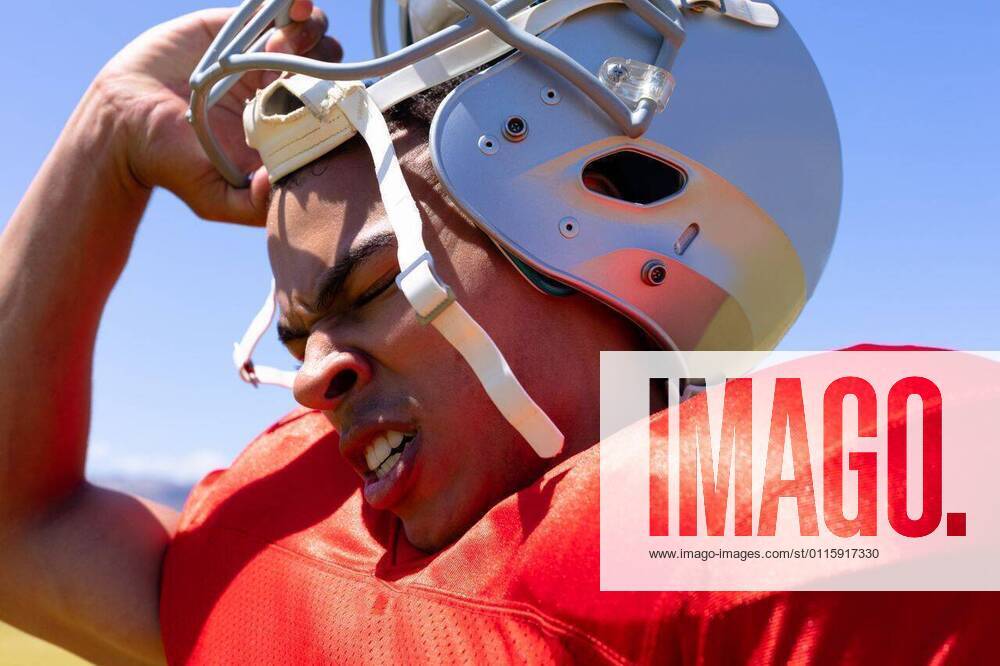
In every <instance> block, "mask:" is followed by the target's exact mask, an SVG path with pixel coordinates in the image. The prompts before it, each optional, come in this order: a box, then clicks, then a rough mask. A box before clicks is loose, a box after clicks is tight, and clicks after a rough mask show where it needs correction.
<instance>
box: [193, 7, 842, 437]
mask: <svg viewBox="0 0 1000 666" xmlns="http://www.w3.org/2000/svg"><path fill="white" fill-rule="evenodd" d="M494 2H495V0H494ZM289 3H290V0H247V1H246V2H245V3H244V4H243V5H242V7H241V8H240V9H239V10H238V11H237V12H236V14H235V15H234V16H233V18H232V20H230V22H229V23H228V24H227V25H226V27H225V28H224V29H223V30H222V32H221V33H220V34H219V36H218V38H217V39H216V41H215V43H214V44H213V45H212V47H211V48H210V49H209V51H208V52H207V53H206V54H205V57H204V58H203V59H202V62H201V64H200V65H199V66H198V68H197V69H196V70H195V72H194V74H193V75H192V77H191V86H192V90H193V94H192V98H191V120H192V122H193V125H194V127H195V131H196V132H197V134H198V136H199V138H200V139H201V142H202V144H203V146H204V147H205V150H206V152H207V154H208V155H209V156H210V157H211V158H212V160H213V161H214V162H215V163H216V165H217V166H218V167H219V169H220V171H221V172H222V174H223V175H224V176H225V177H226V178H227V179H228V180H229V181H230V182H232V183H233V184H241V183H243V182H244V181H245V178H246V177H245V175H244V174H242V173H240V172H239V170H238V169H236V168H235V167H234V166H233V164H232V163H231V162H230V161H229V159H228V158H227V157H226V156H225V154H224V153H223V151H222V150H221V149H220V147H219V145H218V143H217V142H216V140H215V138H214V137H213V135H212V133H211V130H210V128H209V125H208V122H207V110H208V108H209V107H210V106H211V105H212V104H213V103H214V101H215V100H216V99H218V98H219V96H220V95H221V94H223V93H224V92H225V91H226V90H227V89H228V86H230V85H231V84H232V82H234V81H235V79H236V78H237V77H239V76H240V75H241V74H242V73H244V72H246V71H249V70H254V69H267V70H278V71H283V72H288V73H290V75H288V76H285V77H282V78H279V79H278V80H277V81H275V82H274V83H273V84H271V86H269V87H268V88H266V89H265V90H262V91H260V92H259V93H258V94H257V97H256V98H255V99H254V100H251V101H250V102H249V103H248V106H247V109H246V113H245V117H244V122H245V127H246V131H247V140H248V143H249V144H250V145H251V146H252V147H254V148H256V149H257V150H258V151H259V152H260V153H261V156H262V159H263V161H264V164H265V166H267V168H268V172H269V174H270V177H271V179H272V181H274V180H277V179H278V178H280V177H281V176H283V175H285V174H287V173H290V172H291V171H292V170H294V169H297V168H299V167H301V166H303V165H304V164H307V163H308V162H310V161H312V160H314V159H316V158H317V157H319V156H320V155H322V154H325V153H327V152H329V151H330V150H333V149H335V148H336V146H338V145H340V144H341V143H343V142H344V141H345V140H346V139H347V138H350V137H351V136H354V135H355V134H361V135H362V137H363V138H364V139H365V141H366V142H367V144H368V146H369V148H370V150H371V151H372V154H373V157H374V158H375V164H383V165H390V167H389V168H385V169H381V170H380V172H379V179H380V187H381V191H382V195H383V199H384V200H385V202H386V205H387V209H389V211H390V212H389V217H390V221H391V222H392V224H393V228H394V230H395V231H396V235H397V237H399V241H400V243H399V245H400V252H399V258H400V268H401V273H400V277H399V279H398V282H399V284H400V288H401V290H402V291H403V293H404V294H405V295H406V297H407V298H408V299H409V300H410V302H411V304H413V306H414V308H415V309H416V310H417V313H418V315H419V316H420V318H421V320H422V321H424V322H425V323H429V324H432V325H434V326H435V327H436V328H438V330H440V331H441V332H442V334H443V335H445V337H447V338H448V339H449V341H451V342H452V344H454V345H455V346H456V348H458V349H459V351H460V352H461V353H462V355H463V356H464V357H465V358H466V360H467V361H469V363H470V365H471V366H472V368H473V370H474V371H475V372H476V374H477V375H478V376H479V378H480V379H481V380H482V382H483V385H484V388H485V389H486V391H487V393H488V394H489V395H490V397H491V398H493V400H494V402H495V403H496V404H497V406H498V408H499V409H500V410H501V412H503V413H504V415H505V416H506V417H507V418H508V420H509V421H510V422H511V423H512V424H514V426H515V427H516V428H517V429H518V430H519V431H520V432H521V433H522V434H523V435H524V436H525V438H526V439H527V440H528V441H529V443H531V444H532V446H534V447H535V449H536V451H538V452H539V454H541V455H554V454H555V453H556V452H557V451H558V450H559V448H560V447H561V442H562V438H561V435H559V432H558V429H557V428H556V427H555V425H554V424H552V423H551V421H549V420H548V417H546V416H545V414H544V413H543V412H542V411H541V410H540V409H539V408H538V407H537V405H535V403H534V402H533V401H532V400H531V399H530V397H529V396H527V394H526V393H525V392H524V390H523V388H522V387H521V386H520V384H519V383H518V382H517V380H516V378H514V376H513V373H511V372H510V369H509V367H507V365H506V363H505V362H504V361H503V356H502V354H501V353H500V350H498V349H497V348H496V346H495V345H494V344H493V342H492V340H490V338H489V335H488V334H487V332H485V331H483V330H482V329H481V328H480V327H478V325H476V324H475V322H474V321H473V320H472V319H471V317H469V316H468V314H467V313H465V314H464V318H463V316H462V315H461V314H458V311H461V312H462V313H464V310H462V309H461V306H460V305H459V304H458V303H456V302H455V299H454V296H453V295H452V294H451V291H450V290H449V289H448V288H447V286H446V285H444V284H443V283H442V282H441V280H440V279H439V278H438V277H437V275H436V273H435V272H434V270H433V262H432V260H431V258H430V255H429V254H428V253H427V252H426V250H425V249H424V247H423V243H422V240H421V236H420V220H419V215H417V214H416V213H415V210H416V209H415V206H413V202H412V198H411V197H410V195H409V192H408V190H406V186H405V183H402V178H401V175H398V174H396V173H395V171H394V169H396V170H398V163H396V161H395V154H394V152H393V149H392V144H391V141H390V140H389V139H388V132H387V130H386V129H385V122H384V119H383V118H382V115H381V112H382V111H385V110H386V109H388V108H389V107H391V106H392V105H393V104H395V103H397V102H398V101H400V100H403V99H406V98H408V97H410V96H412V95H414V94H417V93H419V92H421V91H423V90H425V89H427V88H430V87H432V86H434V85H437V84H439V83H442V82H444V81H448V80H450V79H452V78H454V77H456V76H459V75H461V74H464V73H467V72H468V71H470V70H472V69H474V68H477V67H480V66H481V65H484V64H486V63H490V62H496V64H494V65H492V66H491V67H489V68H488V69H485V70H484V71H481V72H480V73H478V74H476V75H475V76H472V77H470V78H468V79H467V80H465V81H463V82H462V83H461V84H459V85H458V86H457V87H456V88H455V89H454V90H453V91H452V92H451V93H450V94H449V95H448V97H447V98H446V99H445V100H444V102H443V103H442V104H441V105H440V107H439V108H438V110H437V112H436V114H435V116H434V119H433V122H432V124H431V128H430V152H431V156H432V161H433V166H434V169H435V170H436V172H437V175H438V177H439V178H440V180H441V182H442V184H443V185H444V187H445V188H446V190H447V191H448V193H449V195H450V196H451V197H452V199H453V200H454V201H455V203H456V204H457V205H458V206H459V207H460V209H461V210H462V211H463V212H464V213H465V215H466V216H467V217H468V218H469V219H470V220H471V221H472V222H473V223H474V224H475V225H476V226H477V227H478V228H479V229H480V230H482V231H483V232H484V233H485V234H487V235H488V236H489V237H490V238H491V239H492V240H493V242H494V243H495V244H496V245H497V246H498V247H499V248H500V250H501V251H502V252H503V253H504V254H505V255H506V256H507V257H508V258H509V259H510V260H511V262H513V263H514V265H515V266H517V268H518V269H519V270H520V271H521V273H522V274H523V275H524V276H525V278H526V279H528V280H529V281H531V283H532V284H534V285H535V286H536V287H537V288H539V289H541V290H542V291H544V292H546V293H549V294H552V295H553V297H558V296H559V295H562V294H566V293H576V292H580V293H584V294H587V295H589V296H591V297H593V298H595V299H597V300H599V301H600V302H602V303H604V304H606V305H607V306H609V307H610V308H612V309H613V310H615V311H617V312H618V313H620V314H621V315H624V316H625V317H627V318H629V319H630V320H632V321H633V322H635V323H636V324H637V325H638V326H640V327H641V328H642V329H643V330H644V331H645V332H646V333H647V334H648V335H649V336H650V337H651V338H652V339H653V340H655V341H656V342H658V343H659V344H660V345H661V346H662V347H664V348H666V349H676V350H711V349H721V350H766V349H771V348H773V347H774V346H775V345H776V344H777V343H778V341H779V340H780V339H781V337H782V336H783V335H784V334H785V332H786V331H787V330H788V328H789V327H790V326H791V324H792V323H793V322H794V321H795V319H796V317H797V316H798V314H799V312H800V311H801V309H802V307H803V305H804V304H805V302H806V300H807V299H808V298H809V297H810V295H811V294H812V293H813V290H814V289H815V287H816V284H817V282H818V280H819V277H820V275H821V273H822V271H823V268H824V266H825V264H826V260H827V256H828V254H829V252H830V249H831V246H832V244H833V239H834V235H835V232H836V229H837V221H838V217H839V209H840V199H841V180H842V177H841V157H840V142H839V135H838V131H837V124H836V120H835V118H834V114H833V109H832V106H831V104H830V100H829V97H828V95H827V92H826V89H825V87H824V85H823V81H822V79H821V78H820V75H819V72H818V71H817V69H816V66H815V64H814V63H813V61H812V59H811V58H810V56H809V53H808V51H807V50H806V48H805V46H804V45H803V44H802V42H801V40H800V39H799V37H798V35H797V34H796V32H795V30H794V29H793V28H792V26H791V24H790V23H789V22H788V20H787V19H786V18H785V17H784V16H781V15H780V14H779V13H778V11H777V10H776V9H775V8H774V7H773V5H772V4H770V3H768V2H756V1H752V0H698V1H694V0H542V1H539V2H531V0H500V1H499V2H495V4H493V5H492V6H491V4H490V3H489V2H487V1H486V0H450V1H449V0H409V1H408V2H406V1H403V2H401V3H400V4H401V5H402V7H401V12H400V15H401V21H400V24H399V30H400V37H401V40H402V43H403V44H404V46H403V48H402V49H400V50H398V51H396V52H395V53H392V54H389V53H386V41H387V40H386V37H385V28H384V26H383V23H382V9H383V8H382V2H381V1H380V0H375V2H373V10H372V17H373V31H372V38H373V43H374V48H375V51H376V54H377V57H376V58H375V59H374V60H370V61H366V62H357V63H343V64H331V63H323V62H318V61H314V60H310V59H307V58H302V57H297V56H289V55H279V54H267V53H261V52H260V50H261V47H262V46H263V44H264V43H265V41H266V37H267V35H266V33H265V30H267V29H268V28H269V26H271V25H273V24H275V23H278V24H280V23H281V22H282V21H283V14H284V12H286V11H287V7H288V5H289ZM706 10H707V11H706ZM504 55H508V56H509V57H506V58H503V59H500V58H501V56H504ZM498 59H499V60H498ZM291 74H294V75H291ZM372 78H374V79H377V80H376V81H375V82H374V83H371V84H369V85H367V86H366V85H363V84H361V83H359V81H360V80H362V79H372ZM675 86H676V92H675V90H674V89H675ZM392 165H395V167H393V166H392ZM273 308H274V304H273V292H272V296H271V297H269V299H268V302H267V304H265V308H264V310H262V312H261V313H260V314H259V315H258V317H257V319H256V320H255V323H254V325H252V326H251V329H250V331H248V333H247V335H246V336H245V337H244V340H243V341H242V342H241V343H240V344H238V345H237V347H236V353H235V354H234V361H235V362H236V364H237V367H238V368H239V370H240V372H241V375H242V376H243V378H244V379H245V380H247V381H250V382H253V383H257V382H258V381H269V382H272V383H288V380H289V378H288V375H287V374H286V373H281V372H278V371H274V370H270V369H263V368H254V366H253V364H252V362H251V361H250V354H251V352H252V350H253V346H254V345H255V344H256V340H257V339H258V338H259V336H260V335H261V334H262V333H263V332H264V330H265V329H266V328H267V326H268V324H269V322H270V316H271V314H272V313H273ZM470 340H471V342H470Z"/></svg>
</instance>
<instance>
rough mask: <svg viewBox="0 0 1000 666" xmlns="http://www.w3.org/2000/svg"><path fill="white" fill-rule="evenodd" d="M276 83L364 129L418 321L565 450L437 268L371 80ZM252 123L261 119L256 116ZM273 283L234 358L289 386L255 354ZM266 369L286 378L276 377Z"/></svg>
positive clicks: (542, 439)
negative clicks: (253, 357) (369, 86)
mask: <svg viewBox="0 0 1000 666" xmlns="http://www.w3.org/2000/svg"><path fill="white" fill-rule="evenodd" d="M272 86H280V87H283V88H285V89H287V90H288V91H290V92H292V93H293V94H294V95H295V96H296V97H298V98H299V99H300V100H301V101H302V102H303V104H304V105H305V107H304V108H306V109H308V110H309V112H310V113H311V115H312V116H313V117H314V118H315V119H318V120H319V121H320V122H324V121H328V122H338V121H339V120H340V119H341V118H345V117H346V118H347V119H348V120H349V121H350V124H351V125H352V126H353V128H354V129H355V130H357V132H358V133H359V134H361V136H362V137H363V138H364V140H365V143H366V144H367V145H368V149H369V151H370V152H371V155H372V159H373V161H374V163H375V165H376V175H377V177H378V182H379V191H380V193H381V195H382V201H383V203H384V205H385V210H386V215H387V217H388V218H389V223H390V224H391V225H392V229H393V232H394V233H395V235H396V241H397V258H398V261H399V265H400V268H401V272H400V274H399V275H398V276H397V277H396V284H397V285H398V286H399V289H400V291H402V293H403V295H404V296H405V297H406V299H407V300H408V301H409V302H410V305H411V306H413V309H414V310H415V311H416V314H417V318H418V320H419V321H420V322H421V323H424V324H428V323H429V324H431V325H433V326H434V328H436V329H437V330H438V331H439V332H440V333H441V334H442V335H443V336H444V337H445V339H446V340H448V342H449V343H451V345H452V346H453V347H455V349H456V350H457V351H458V352H459V353H460V354H461V355H462V357H463V358H464V359H465V360H466V362H467V363H468V364H469V367H470V368H471V369H472V371H473V372H474V373H475V375H476V377H477V378H478V379H479V381H480V383H481V384H482V386H483V388H484V389H485V391H486V394H487V395H488V396H489V397H490V399H491V400H492V401H493V404H494V405H496V407H497V409H498V410H499V411H500V413H501V414H503V416H504V418H506V419H507V421H508V422H510V424H511V425H512V426H513V427H514V428H515V429H516V430H517V431H518V432H519V433H520V434H521V436H523V437H524V439H525V440H526V441H527V442H528V444H530V445H531V447H532V448H533V449H534V450H535V452H536V453H537V454H538V455H539V456H541V457H543V458H550V457H552V456H555V455H557V454H558V453H559V452H560V451H561V450H562V446H563V435H562V433H561V432H560V431H559V429H558V428H557V427H556V425H555V424H554V423H553V422H552V420H551V419H549V417H548V415H546V414H545V412H544V411H543V410H542V409H541V408H540V407H539V406H538V405H537V404H536V403H535V402H534V400H532V399H531V396H529V395H528V393H527V391H525V390H524V387H523V386H521V384H520V382H518V380H517V377H515V376H514V373H513V371H512V370H511V368H510V366H509V365H508V364H507V361H506V360H505V359H504V357H503V354H502V353H501V352H500V350H499V348H498V347H497V346H496V344H495V343H494V342H493V340H492V339H491V338H490V336H489V334H488V333H486V331H485V330H483V328H482V327H481V326H479V324H477V323H476V321H475V319H473V318H472V316H471V315H470V314H469V313H468V312H467V311H466V310H465V308H463V307H462V306H461V305H460V304H459V303H458V302H457V301H456V300H455V296H454V294H453V293H452V291H451V289H450V288H449V287H448V286H447V285H446V284H444V282H443V281H442V280H441V278H440V277H438V275H437V273H436V272H435V270H434V262H433V259H432V257H431V255H430V253H429V252H428V251H427V248H426V246H425V245H424V241H423V235H422V231H423V221H422V220H421V218H420V211H419V210H418V208H417V204H416V202H415V201H414V200H413V196H412V194H411V193H410V190H409V187H407V185H406V181H405V180H404V178H403V171H402V169H401V168H400V166H399V159H398V158H397V156H396V151H395V149H394V148H393V145H392V138H391V136H390V134H389V128H388V126H387V125H386V122H385V118H384V117H383V116H382V112H381V111H380V110H379V107H378V104H377V103H376V102H375V100H373V99H372V97H371V95H370V94H369V93H368V91H367V90H366V89H365V87H364V86H363V85H362V84H360V83H357V82H333V81H324V80H321V79H314V78H312V77H308V76H302V75H295V76H291V77H288V78H284V79H279V80H278V81H276V82H275V83H273V84H272ZM272 92H273V90H272V89H271V87H269V88H268V89H265V90H264V91H261V92H260V93H259V94H258V101H259V100H266V99H267V97H268V95H269V94H271V93H272ZM253 106H254V105H251V107H248V108H249V109H250V111H249V112H250V113H251V114H253V113H256V112H258V111H259V108H253ZM256 106H259V105H256ZM296 113H298V111H297V112H296ZM285 125H288V123H287V122H286V123H285ZM247 126H248V128H250V127H254V126H256V125H255V124H254V123H252V122H250V121H248V125H247ZM287 129H291V128H287ZM338 138H339V137H338ZM255 143H256V141H255ZM262 157H263V158H264V163H265V164H268V161H269V159H268V158H269V156H268V155H267V154H262ZM271 289H272V290H271V293H270V294H269V296H268V300H267V302H266V303H265V305H264V307H263V308H262V309H261V311H260V312H259V313H258V314H257V317H255V318H254V321H253V324H251V327H250V330H248V331H247V333H246V335H244V338H243V341H242V342H241V343H240V344H238V345H237V346H236V350H235V351H234V354H233V361H234V362H235V363H236V364H237V368H238V369H239V370H240V376H241V377H243V378H244V380H245V381H249V382H251V383H254V384H257V383H280V384H281V385H287V384H285V383H284V382H285V381H286V380H287V379H288V378H287V375H288V374H291V373H281V371H278V370H273V369H269V368H257V369H255V368H254V367H253V364H252V362H251V361H250V354H251V353H252V351H253V349H254V347H255V346H256V343H257V340H259V338H260V336H261V335H263V333H264V331H266V330H267V328H268V326H269V324H270V321H271V319H272V318H273V315H274V286H273V283H272V288H271ZM265 376H266V377H267V379H277V380H279V381H275V382H268V381H267V379H265Z"/></svg>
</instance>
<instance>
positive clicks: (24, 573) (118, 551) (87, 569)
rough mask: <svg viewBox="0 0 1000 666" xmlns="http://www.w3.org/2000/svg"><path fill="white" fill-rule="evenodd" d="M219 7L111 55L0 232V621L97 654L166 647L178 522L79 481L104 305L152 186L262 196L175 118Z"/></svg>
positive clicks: (155, 652) (106, 656) (287, 38)
mask: <svg viewBox="0 0 1000 666" xmlns="http://www.w3.org/2000/svg"><path fill="white" fill-rule="evenodd" d="M310 10H311V3H308V2H305V1H304V0H299V1H298V4H297V5H296V8H295V9H294V10H293V19H297V23H295V24H293V26H292V27H291V28H289V29H288V33H287V34H286V35H283V36H282V38H281V39H279V40H275V42H276V47H279V48H283V49H287V50H292V49H293V48H294V47H296V46H299V47H300V48H298V49H295V50H298V51H300V52H301V51H305V50H308V49H310V48H312V47H313V46H315V45H316V44H317V41H318V40H319V37H320V36H321V35H322V33H323V32H324V31H325V27H326V24H325V18H323V17H322V16H321V15H319V14H313V15H312V16H311V17H310ZM227 15H228V12H227V11H211V12H202V13H199V14H195V15H190V16H188V17H183V18H181V19H177V20H175V21H172V22H170V23H168V24H164V25H163V26H158V27H157V28H156V29H154V30H152V31H150V32H149V33H147V34H145V35H143V36H142V37H140V38H139V39H138V40H136V42H134V43H133V44H131V45H130V46H129V47H128V48H126V49H125V50H124V51H123V52H122V53H121V54H119V56H117V57H116V58H115V60H113V61H112V62H111V63H109V65H108V66H107V67H106V68H105V70H104V71H103V72H102V73H101V75H100V76H99V77H98V79H97V80H96V81H95V83H94V84H93V85H92V86H91V88H90V89H89V90H88V92H87V93H86V95H85V96H84V99H83V100H82V101H81V103H80V105H79V107H78V108H77V110H76V111H75V113H74V114H73V116H72V118H71V119H70V120H69V122H68V123H67V125H66V128H65V129H64V131H63V133H62V135H61V136H60V138H59V140H58V142H57V143H56V145H55V147H54V148H53V150H52V152H51V153H50V155H49V157H48V159H47V160H46V161H45V164H44V165H43V167H42V169H41V171H40V172H39V173H38V175H37V176H36V178H35V180H34V181H33V182H32V184H31V186H30V188H29V190H28V192H27V193H26V194H25V196H24V198H23V200H22V201H21V204H20V205H19V206H18V208H17V210H16V211H15V213H14V216H13V217H12V218H11V220H10V221H9V222H8V224H7V226H6V228H5V229H4V231H3V234H2V235H0V618H2V619H4V620H7V621H9V622H11V623H12V624H15V625H17V626H19V627H21V628H23V629H26V630H27V631H29V632H31V633H34V634H36V635H38V636H41V637H42V638H45V639H46V640H49V641H52V642H55V643H58V644H60V645H63V646H65V647H67V648H69V649H70V650H72V651H74V652H77V653H78V654H81V655H82V656H84V657H87V658H89V659H92V660H95V661H98V662H100V663H156V662H161V661H162V660H163V648H162V645H161V642H160V631H159V622H158V599H159V572H160V565H161V561H162V558H163V554H164V552H165V549H166V546H167V544H168V542H169V540H170V538H171V536H172V534H173V530H174V525H175V522H176V515H175V513H174V512H173V511H172V510H170V509H168V508H165V507H162V506H159V505H157V504H155V503H153V502H149V501H146V500H143V499H139V498H135V497H131V496H129V495H125V494H122V493H116V492H112V491H109V490H106V489H102V488H97V487H94V486H92V485H90V484H88V483H87V482H86V480H85V479H84V463H85V459H86V453H87V436H88V429H89V421H90V386H91V377H92V362H93V351H94V341H95V338H96V334H97V329H98V324H99V321H100V318H101V313H102V311H103V309H104V305H105V303H106V301H107V298H108V295H109V294H110V292H111V289H112V287H113V286H114V284H115V282H116V281H117V279H118V277H119V275H120V274H121V271H122V269H123V268H124V266H125V262H126V260H127V258H128V254H129V249H130V247H131V244H132V241H133V238H134V236H135V232H136V229H137V227H138V224H139V220H140V218H141V217H142V213H143V211H144V209H145V206H146V204H147V202H148V199H149V195H150V191H151V188H152V187H154V186H163V187H167V188H169V189H171V190H172V191H174V192H175V193H176V194H178V195H179V196H181V197H182V198H183V199H184V200H185V201H186V202H187V203H188V204H189V205H190V206H191V207H192V208H193V209H194V210H195V212H197V213H199V214H200V215H201V216H203V217H207V218H211V219H225V220H229V221H236V222H242V223H249V224H253V223H259V221H260V220H261V218H262V216H263V210H264V200H265V199H266V196H267V187H266V175H265V174H263V173H258V174H257V176H256V177H255V179H254V187H253V188H251V189H250V190H234V189H232V188H230V187H229V186H228V185H226V184H225V183H224V182H223V181H222V180H221V178H219V177H218V176H217V175H216V174H215V173H214V170H213V169H212V167H211V165H210V164H208V162H207V160H205V158H204V155H203V154H202V153H201V151H200V148H199V147H198V145H197V143H196V141H195V139H194V136H193V133H192V132H191V131H190V129H189V128H188V127H187V125H186V123H185V122H184V111H185V108H186V97H187V90H186V79H187V76H188V75H189V74H190V71H191V69H192V68H193V67H194V64H195V62H197V59H198V58H199V57H200V56H201V53H202V52H203V51H204V49H205V48H206V47H207V46H208V40H209V39H210V36H211V35H212V34H213V33H214V31H217V30H218V29H219V27H220V26H221V24H222V22H223V20H224V19H225V17H226V16H227ZM307 19H308V20H307ZM324 48H325V51H326V53H328V54H329V53H331V49H332V47H331V46H330V45H329V44H327V45H325V47H324ZM333 51H336V49H333ZM259 83H260V81H259V80H253V79H251V80H249V81H247V82H246V83H245V84H243V85H241V86H238V87H237V89H235V90H234V91H233V93H232V98H231V99H230V100H227V101H226V102H225V103H223V104H220V108H219V109H218V110H217V111H216V113H217V114H218V115H217V118H216V119H217V121H218V122H219V123H220V124H221V126H222V127H223V128H224V129H223V130H222V131H223V133H224V134H228V136H223V140H224V142H226V143H227V144H229V145H230V146H232V147H233V148H232V149H233V150H234V151H236V150H237V149H238V148H239V144H240V143H241V136H240V132H241V128H240V123H239V115H240V104H239V100H240V99H241V98H245V97H246V96H248V95H249V94H250V92H251V90H252V88H253V87H256V85H259ZM227 139H228V140H227ZM243 151H244V152H242V153H239V152H236V153H235V154H236V158H237V160H238V161H239V163H240V164H241V165H242V166H244V167H245V168H246V169H247V171H248V172H250V171H251V170H253V169H255V168H257V167H259V163H256V162H255V156H254V155H253V154H252V153H250V152H249V150H247V149H246V148H245V147H243Z"/></svg>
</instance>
